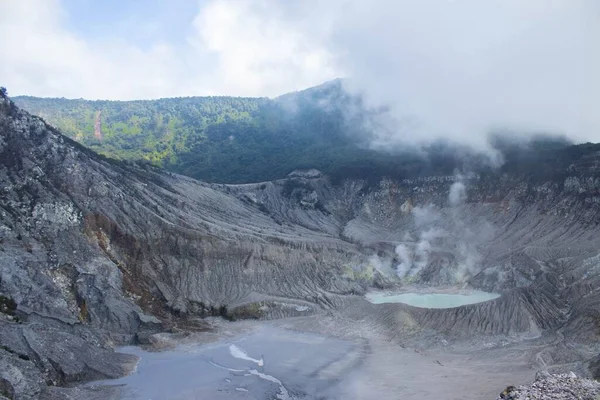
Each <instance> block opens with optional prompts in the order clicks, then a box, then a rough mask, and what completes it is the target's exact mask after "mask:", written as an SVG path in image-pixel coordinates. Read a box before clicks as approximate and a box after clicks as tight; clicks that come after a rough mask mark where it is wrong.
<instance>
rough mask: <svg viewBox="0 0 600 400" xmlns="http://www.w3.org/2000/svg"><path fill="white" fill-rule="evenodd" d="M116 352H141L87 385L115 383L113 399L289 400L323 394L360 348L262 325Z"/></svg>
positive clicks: (348, 367)
mask: <svg viewBox="0 0 600 400" xmlns="http://www.w3.org/2000/svg"><path fill="white" fill-rule="evenodd" d="M119 351H121V352H125V353H130V354H135V355H137V356H138V357H140V361H139V362H138V365H137V368H136V369H135V371H134V372H133V373H131V374H130V375H129V376H126V377H123V378H120V379H115V380H106V381H98V382H93V383H90V384H88V385H87V386H88V387H92V388H99V387H103V386H111V387H118V388H119V393H118V395H116V396H115V397H114V398H115V399H116V398H118V399H127V400H148V399H151V400H159V399H162V400H164V399H176V400H192V399H194V400H195V399H211V400H218V399H228V400H234V399H278V400H292V399H313V398H319V399H320V398H325V397H324V396H325V393H327V392H328V390H330V389H331V387H332V386H334V385H335V384H337V383H338V381H339V380H340V379H341V378H343V377H344V376H345V374H346V373H347V372H348V371H350V370H351V369H352V368H353V367H355V366H356V364H357V363H358V362H359V360H360V359H361V355H362V353H363V348H362V346H360V345H358V344H357V343H353V342H349V341H345V340H338V339H334V338H330V337H325V336H321V335H315V334H308V333H299V332H292V331H286V330H281V329H270V328H262V329H258V330H256V331H255V332H253V333H251V334H249V335H247V336H244V337H240V338H238V339H236V340H231V341H220V342H216V343H211V344H198V345H186V346H179V347H178V348H176V349H173V350H169V351H163V352H148V351H144V350H142V349H140V348H138V347H125V348H121V349H120V350H119ZM107 398H110V399H112V398H113V397H107Z"/></svg>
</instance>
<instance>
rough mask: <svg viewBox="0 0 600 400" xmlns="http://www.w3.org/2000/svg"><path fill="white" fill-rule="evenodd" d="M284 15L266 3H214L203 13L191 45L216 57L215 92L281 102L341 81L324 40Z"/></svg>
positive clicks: (295, 18) (260, 0)
mask: <svg viewBox="0 0 600 400" xmlns="http://www.w3.org/2000/svg"><path fill="white" fill-rule="evenodd" d="M284 11H286V10H285V9H282V8H281V7H279V5H278V3H277V2H275V1H268V0H254V1H250V0H238V1H232V0H215V1H213V2H212V3H210V4H208V5H207V6H206V7H204V8H203V9H202V11H201V12H200V14H199V15H198V16H197V17H196V19H195V20H194V27H195V29H196V32H197V37H195V38H192V43H194V44H195V45H196V47H200V48H201V49H208V50H209V51H210V52H212V53H213V54H215V55H216V57H217V68H216V76H214V79H215V85H216V87H215V88H214V89H213V91H216V90H222V91H224V92H225V93H236V94H241V95H248V96H256V95H267V96H277V95H280V94H283V93H284V92H286V91H290V90H297V89H304V88H306V87H308V86H312V85H316V84H320V83H322V82H323V81H325V80H329V79H333V78H336V77H337V71H336V70H335V68H334V67H333V63H332V56H331V54H330V53H329V52H328V51H327V50H326V49H325V48H324V47H323V45H322V43H320V42H319V40H320V39H322V37H319V36H318V35H315V33H317V32H311V30H310V29H307V28H309V27H307V26H306V25H304V24H303V21H302V20H301V19H300V18H299V17H300V16H299V15H295V16H290V15H285V13H284ZM301 12H304V11H301ZM309 16H310V17H314V15H309ZM315 36H316V37H315Z"/></svg>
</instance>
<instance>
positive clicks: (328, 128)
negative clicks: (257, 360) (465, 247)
mask: <svg viewBox="0 0 600 400" xmlns="http://www.w3.org/2000/svg"><path fill="white" fill-rule="evenodd" d="M344 82H345V81H343V80H335V81H331V82H328V83H325V84H323V85H320V86H317V87H314V88H310V89H307V90H304V91H300V92H294V93H289V94H286V95H282V96H280V97H277V98H275V99H269V98H238V97H190V98H172V99H159V100H141V101H126V102H120V101H88V100H67V99H46V98H35V97H17V98H15V102H16V103H17V104H18V105H19V106H21V107H23V108H24V109H27V110H29V111H30V112H32V113H35V114H37V115H40V116H42V117H43V118H44V119H45V120H46V121H47V122H49V123H50V124H52V125H54V126H55V127H57V128H58V129H60V130H61V131H62V132H64V133H65V134H66V135H68V136H70V137H71V138H72V139H74V140H76V141H78V142H79V143H81V144H83V145H85V146H87V147H89V148H90V149H92V150H94V151H97V152H99V153H100V154H104V155H106V156H108V157H113V158H117V159H122V160H130V161H139V160H141V161H146V162H150V163H152V164H154V165H157V166H160V167H163V168H165V169H167V170H169V171H172V172H177V173H182V174H184V175H188V176H190V177H193V178H196V179H201V180H206V181H209V182H220V183H246V182H260V181H266V180H273V179H279V178H283V177H285V176H286V175H287V174H289V173H290V172H292V171H294V170H296V169H308V168H316V169H318V170H321V171H322V172H324V173H325V174H327V175H329V176H331V177H332V179H333V180H334V181H336V182H339V181H341V180H342V179H345V178H355V179H367V180H371V181H378V180H379V179H381V178H382V177H389V178H393V179H403V178H412V177H417V176H427V175H432V174H442V175H452V174H454V172H455V171H463V172H485V171H491V170H493V169H498V168H500V170H502V169H503V168H504V169H506V168H509V169H510V168H514V166H515V165H519V166H522V165H525V164H523V163H521V162H518V163H514V162H511V163H510V164H511V165H510V166H504V162H505V161H507V160H509V161H515V160H516V159H517V158H518V160H519V161H524V162H525V163H529V165H535V166H536V168H534V169H529V168H523V170H522V172H523V173H527V174H535V173H545V172H547V171H548V170H554V169H555V168H557V166H558V165H560V166H559V167H558V168H559V169H560V168H563V167H564V165H562V164H557V162H559V163H561V162H562V161H559V160H564V159H568V154H569V153H568V152H566V151H567V150H566V149H567V148H568V147H569V146H570V145H571V142H570V141H569V140H568V139H566V138H564V137H560V136H551V135H548V134H546V135H544V134H543V133H542V132H540V133H539V134H538V135H531V136H530V135H528V136H525V137H523V136H522V135H520V132H515V133H512V134H511V133H506V132H504V133H502V134H500V133H492V132H488V133H486V134H483V133H482V135H483V136H485V137H486V138H487V139H486V143H487V145H486V146H487V148H486V150H485V151H484V150H481V149H478V148H473V147H471V146H470V145H468V144H464V143H461V142H456V141H452V140H441V139H440V140H436V141H433V142H423V143H418V142H417V141H414V140H413V139H411V140H413V141H412V142H409V141H408V140H407V141H404V142H395V143H390V144H388V145H386V146H382V145H381V143H380V142H378V135H377V133H376V132H377V131H378V129H380V128H381V127H380V126H379V127H378V126H376V125H377V124H379V123H381V121H384V122H383V123H385V121H386V118H387V116H388V113H389V109H386V108H370V107H368V106H367V105H366V104H365V102H364V100H363V98H362V97H361V96H357V95H351V94H349V93H348V92H347V91H346V90H345V84H344ZM415 135H417V136H418V132H416V133H411V132H407V133H406V136H407V138H410V137H413V136H415ZM587 148H595V147H594V146H591V147H590V146H588V147H586V146H583V147H581V146H580V147H579V149H581V151H585V150H584V149H587ZM571 151H577V150H571ZM565 152H566V153H565ZM564 162H566V161H564Z"/></svg>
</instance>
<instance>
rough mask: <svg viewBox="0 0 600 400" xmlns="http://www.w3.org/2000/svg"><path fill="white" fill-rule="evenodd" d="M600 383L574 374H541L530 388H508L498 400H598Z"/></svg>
mask: <svg viewBox="0 0 600 400" xmlns="http://www.w3.org/2000/svg"><path fill="white" fill-rule="evenodd" d="M598 396H600V382H597V381H593V380H590V379H584V378H578V377H577V376H576V375H575V374H574V373H572V372H571V373H569V374H557V375H551V374H548V373H539V374H538V375H537V376H536V379H535V381H534V382H533V383H532V384H531V385H529V386H519V387H514V386H508V387H507V388H506V389H505V390H504V391H502V393H501V394H500V395H499V396H498V397H497V398H496V400H525V399H527V400H575V399H579V400H596V399H597V398H598Z"/></svg>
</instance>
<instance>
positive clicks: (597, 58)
mask: <svg viewBox="0 0 600 400" xmlns="http://www.w3.org/2000/svg"><path fill="white" fill-rule="evenodd" d="M0 54H1V61H0V84H1V85H4V86H6V87H7V88H8V90H9V93H10V94H11V95H20V94H29V95H36V96H51V97H63V96H64V97H69V98H80V97H83V98H89V99H146V98H158V97H171V96H192V95H242V96H277V95H279V94H283V93H285V92H288V91H292V90H298V89H303V88H306V87H309V86H312V85H316V84H319V83H322V82H324V81H326V80H330V79H333V78H336V77H347V78H349V80H350V82H351V88H352V89H353V90H357V91H360V92H361V93H363V94H365V95H366V96H367V98H368V99H369V100H370V101H371V102H372V103H373V104H386V105H389V106H391V107H392V110H393V118H392V119H393V122H392V123H390V124H388V129H385V130H382V131H381V132H380V134H379V137H378V140H379V141H380V142H381V143H383V144H384V145H385V143H387V142H389V141H394V140H397V139H398V138H399V137H401V138H404V139H407V137H410V136H412V137H418V138H419V139H422V138H435V137H452V138H456V139H459V140H463V141H468V142H470V143H475V144H477V142H478V141H480V140H481V137H483V136H484V135H483V132H487V131H489V130H491V129H512V130H517V131H523V132H525V131H528V132H534V131H549V132H557V133H565V134H567V135H568V136H570V137H572V138H574V139H576V140H578V141H583V140H591V141H596V142H597V141H600V1H598V0H323V1H319V0H302V1H288V0H200V1H198V0H18V1H17V0H0ZM409 132H410V133H411V134H409Z"/></svg>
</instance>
